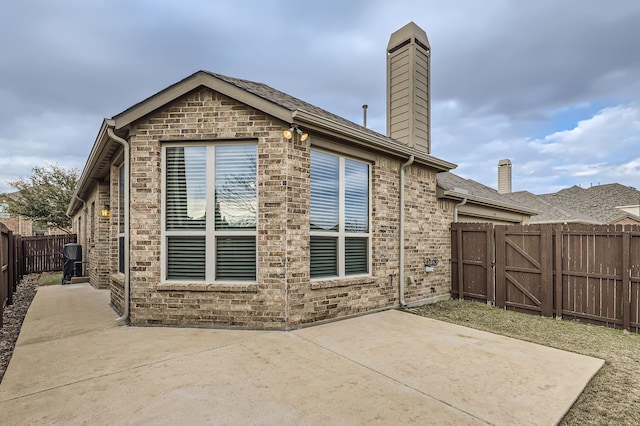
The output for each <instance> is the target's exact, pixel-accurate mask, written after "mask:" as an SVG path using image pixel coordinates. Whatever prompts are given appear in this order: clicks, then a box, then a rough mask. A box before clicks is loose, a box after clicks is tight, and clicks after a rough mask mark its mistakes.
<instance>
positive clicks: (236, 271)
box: [216, 236, 256, 281]
mask: <svg viewBox="0 0 640 426" xmlns="http://www.w3.org/2000/svg"><path fill="white" fill-rule="evenodd" d="M216 279H218V280H251V281H255V279H256V237H253V236H251V237H240V236H238V237H235V236H233V237H217V238H216Z"/></svg>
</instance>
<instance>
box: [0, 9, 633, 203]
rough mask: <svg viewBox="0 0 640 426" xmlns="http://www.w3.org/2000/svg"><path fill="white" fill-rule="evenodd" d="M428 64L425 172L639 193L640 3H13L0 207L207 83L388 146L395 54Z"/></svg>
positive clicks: (3, 17) (0, 82)
mask: <svg viewBox="0 0 640 426" xmlns="http://www.w3.org/2000/svg"><path fill="white" fill-rule="evenodd" d="M409 21H414V22H415V23H416V24H418V25H419V26H421V27H422V28H423V29H424V30H425V31H426V32H427V35H428V37H429V41H430V44H431V48H432V59H431V67H432V71H431V72H432V110H433V111H432V127H433V139H432V155H434V156H436V157H439V158H442V159H444V160H447V161H450V162H453V163H456V164H458V168H457V169H456V170H455V171H454V172H455V173H457V174H458V175H460V176H462V177H465V178H470V179H474V180H477V181H479V182H481V183H483V184H485V185H488V186H491V187H494V188H495V187H496V182H497V164H498V160H500V159H502V158H510V159H511V160H512V162H513V189H514V191H518V190H529V191H531V192H534V193H547V192H553V191H556V190H558V189H561V188H564V187H568V186H571V185H581V186H583V187H587V186H590V185H597V184H599V183H600V184H605V183H612V182H618V183H622V184H625V185H630V186H635V187H640V78H639V76H640V25H639V24H638V23H639V22H640V2H638V1H633V0H627V1H625V0H618V1H604V0H597V1H596V0H563V1H560V0H536V1H531V2H524V1H515V0H504V1H499V0H484V1H475V0H468V1H465V0H449V1H430V0H416V1H408V0H407V1H405V0H394V1H391V0H386V1H381V0H349V1H346V0H323V1H319V0H318V1H303V0H300V1H292V0H255V1H254V0H244V1H241V2H240V1H235V0H230V1H226V0H216V1H209V0H180V1H178V0H175V1H168V0H147V1H145V0H127V1H124V0H82V1H81V0H77V1H71V0H57V1H49V0H5V1H4V2H3V5H2V11H1V13H0V40H2V47H1V48H0V52H1V57H0V193H1V192H5V191H10V190H11V188H10V186H9V185H8V184H7V181H9V180H13V179H16V178H17V177H21V176H25V177H26V176H28V175H29V174H30V171H31V168H32V167H33V166H34V165H43V164H46V163H56V164H58V165H60V166H63V167H65V168H77V169H78V170H80V171H81V170H82V168H83V167H84V163H85V161H86V158H87V156H88V154H89V151H90V149H91V146H92V144H93V142H94V140H95V137H96V135H97V132H98V129H99V127H100V124H101V122H102V119H103V118H105V117H112V116H114V115H116V114H118V113H119V112H121V111H123V110H125V109H126V108H128V107H129V106H131V105H133V104H135V103H137V102H139V101H141V100H143V99H145V98H146V97H148V96H150V95H152V94H154V93H156V92H158V91H160V90H161V89H163V88H165V87H167V86H169V85H171V84H173V83H175V82H177V81H179V80H181V79H182V78H184V77H186V76H187V75H190V74H191V73H193V72H195V71H197V70H200V69H205V70H210V71H213V72H217V73H221V74H226V75H229V76H233V77H239V78H244V79H249V80H254V81H259V82H263V83H266V84H268V85H270V86H272V87H274V88H276V89H279V90H281V91H284V92H286V93H289V94H291V95H293V96H296V97H298V98H301V99H303V100H305V101H307V102H310V103H312V104H315V105H317V106H320V107H322V108H324V109H326V110H329V111H331V112H333V113H336V114H338V115H341V116H343V117H345V118H348V119H350V120H353V121H355V122H358V123H360V122H361V121H362V108H361V107H362V104H368V105H369V109H368V120H367V121H368V125H369V127H370V128H372V129H374V130H376V131H379V132H381V133H385V132H386V119H385V113H386V106H385V91H386V83H385V81H386V56H385V55H386V53H385V50H386V46H387V42H388V40H389V36H390V35H391V33H392V32H394V31H395V30H397V29H398V28H400V27H402V26H404V25H405V24H406V23H408V22H409Z"/></svg>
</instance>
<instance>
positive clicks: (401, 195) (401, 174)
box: [399, 155, 416, 308]
mask: <svg viewBox="0 0 640 426" xmlns="http://www.w3.org/2000/svg"><path fill="white" fill-rule="evenodd" d="M415 159H416V158H415V156H413V155H412V156H411V157H409V160H408V161H407V162H406V163H404V164H403V165H402V166H400V274H399V275H400V306H402V307H403V308H404V307H406V306H407V302H405V300H404V169H406V168H407V167H409V166H410V165H412V164H413V161H414V160H415Z"/></svg>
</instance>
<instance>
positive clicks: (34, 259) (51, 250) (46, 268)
mask: <svg viewBox="0 0 640 426" xmlns="http://www.w3.org/2000/svg"><path fill="white" fill-rule="evenodd" d="M74 242H76V235H75V234H68V235H48V236H42V237H22V259H23V273H24V274H33V273H41V272H52V271H62V270H63V268H64V265H63V261H62V248H63V247H64V245H65V244H67V243H74Z"/></svg>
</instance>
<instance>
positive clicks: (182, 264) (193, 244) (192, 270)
mask: <svg viewBox="0 0 640 426" xmlns="http://www.w3.org/2000/svg"><path fill="white" fill-rule="evenodd" d="M205 258H206V247H205V237H168V238H167V279H170V280H172V279H179V280H188V279H193V280H204V279H205Z"/></svg>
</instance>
